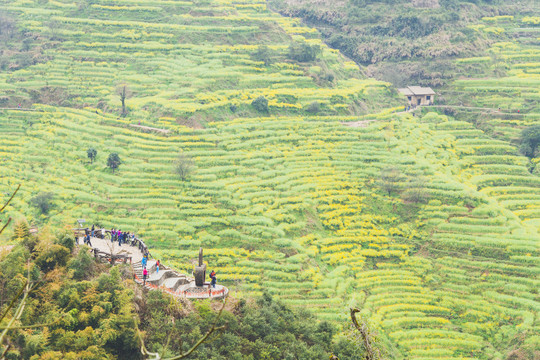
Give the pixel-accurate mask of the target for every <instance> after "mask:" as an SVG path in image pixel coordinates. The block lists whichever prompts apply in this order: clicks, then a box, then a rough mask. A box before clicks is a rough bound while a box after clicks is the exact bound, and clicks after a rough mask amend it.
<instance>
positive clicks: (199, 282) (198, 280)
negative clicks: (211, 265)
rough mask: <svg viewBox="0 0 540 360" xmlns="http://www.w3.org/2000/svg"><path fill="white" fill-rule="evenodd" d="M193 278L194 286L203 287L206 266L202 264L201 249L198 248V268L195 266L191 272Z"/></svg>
mask: <svg viewBox="0 0 540 360" xmlns="http://www.w3.org/2000/svg"><path fill="white" fill-rule="evenodd" d="M193 276H194V277H195V286H203V285H204V280H205V279H206V264H204V263H203V252H202V248H199V266H195V270H194V271H193Z"/></svg>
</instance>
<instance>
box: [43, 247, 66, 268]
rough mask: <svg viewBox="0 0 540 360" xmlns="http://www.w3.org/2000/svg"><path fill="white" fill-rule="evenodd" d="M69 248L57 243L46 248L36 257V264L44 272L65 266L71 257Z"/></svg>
mask: <svg viewBox="0 0 540 360" xmlns="http://www.w3.org/2000/svg"><path fill="white" fill-rule="evenodd" d="M69 253H70V251H69V249H68V248H66V247H64V246H62V245H57V244H52V245H50V246H48V247H47V248H45V249H44V250H43V251H41V253H40V254H39V256H38V257H37V258H36V265H37V266H39V268H40V269H41V270H42V271H44V272H49V271H51V270H52V269H54V268H55V267H56V266H64V265H66V263H67V260H68V257H69Z"/></svg>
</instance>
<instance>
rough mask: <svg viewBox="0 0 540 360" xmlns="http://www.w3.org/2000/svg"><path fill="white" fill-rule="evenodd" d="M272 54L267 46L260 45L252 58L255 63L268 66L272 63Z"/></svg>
mask: <svg viewBox="0 0 540 360" xmlns="http://www.w3.org/2000/svg"><path fill="white" fill-rule="evenodd" d="M272 55H273V54H272V52H271V50H270V48H269V47H268V46H266V45H259V47H258V48H257V51H256V52H255V53H254V54H253V55H252V56H251V58H252V59H253V60H255V61H262V62H263V63H264V65H266V66H268V65H270V63H271V62H272Z"/></svg>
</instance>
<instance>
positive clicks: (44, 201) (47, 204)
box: [30, 192, 54, 215]
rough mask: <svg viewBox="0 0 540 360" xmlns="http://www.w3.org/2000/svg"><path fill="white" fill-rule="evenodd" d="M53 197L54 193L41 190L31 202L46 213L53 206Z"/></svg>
mask: <svg viewBox="0 0 540 360" xmlns="http://www.w3.org/2000/svg"><path fill="white" fill-rule="evenodd" d="M53 199H54V194H53V193H52V192H40V193H39V194H37V195H36V196H34V197H33V198H32V199H31V200H30V203H31V204H32V205H34V206H35V207H37V208H38V209H39V211H41V213H42V214H45V215H46V214H48V213H49V210H50V209H51V207H52V201H53Z"/></svg>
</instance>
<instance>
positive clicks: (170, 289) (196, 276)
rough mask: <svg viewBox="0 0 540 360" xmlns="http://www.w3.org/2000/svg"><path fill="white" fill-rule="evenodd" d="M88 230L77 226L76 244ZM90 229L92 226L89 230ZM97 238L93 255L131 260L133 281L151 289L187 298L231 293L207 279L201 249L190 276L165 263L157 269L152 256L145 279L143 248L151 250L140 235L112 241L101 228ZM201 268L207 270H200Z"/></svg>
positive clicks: (115, 260) (92, 241)
mask: <svg viewBox="0 0 540 360" xmlns="http://www.w3.org/2000/svg"><path fill="white" fill-rule="evenodd" d="M86 230H87V229H83V228H79V229H75V236H76V238H77V244H78V245H82V244H84V234H85V231H86ZM88 230H89V229H88ZM94 235H98V236H99V237H98V236H94V237H90V248H91V249H92V252H93V254H94V257H95V258H96V259H98V260H100V261H103V262H108V263H111V264H112V265H115V264H117V263H125V264H127V263H129V264H130V265H131V268H132V270H133V278H134V280H135V281H136V282H137V283H138V284H140V285H141V286H144V287H145V288H147V289H148V290H160V291H164V292H167V293H169V294H171V295H173V296H175V297H178V298H186V299H224V298H226V297H227V295H228V294H229V289H228V288H226V287H225V286H222V285H218V284H216V285H215V287H212V286H211V284H210V283H208V282H205V277H206V273H205V271H204V270H206V264H203V263H202V249H201V250H200V251H199V266H197V267H195V271H194V273H193V274H192V275H193V276H189V275H186V274H182V273H179V272H177V271H176V270H174V269H171V268H170V267H168V266H165V265H163V264H162V263H161V264H160V266H159V271H158V269H157V266H156V264H157V261H156V260H154V259H151V255H150V254H149V256H148V257H149V259H148V261H147V264H146V270H147V271H148V276H147V278H146V282H145V281H144V279H143V265H142V259H143V254H144V251H148V248H147V246H146V244H145V243H144V242H143V241H142V240H140V239H138V238H136V237H135V238H130V239H128V241H127V242H126V243H122V245H119V244H118V241H111V239H110V230H104V231H103V232H102V230H101V229H98V230H96V231H94ZM201 269H204V270H203V271H202V272H201Z"/></svg>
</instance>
